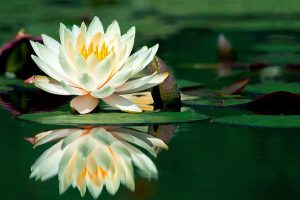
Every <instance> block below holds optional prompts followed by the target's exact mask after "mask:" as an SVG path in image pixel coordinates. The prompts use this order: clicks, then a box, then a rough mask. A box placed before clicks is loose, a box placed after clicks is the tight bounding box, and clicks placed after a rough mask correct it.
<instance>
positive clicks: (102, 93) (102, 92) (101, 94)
mask: <svg viewBox="0 0 300 200" xmlns="http://www.w3.org/2000/svg"><path fill="white" fill-rule="evenodd" d="M114 91H115V90H114V89H113V88H112V87H110V86H104V87H102V88H100V89H98V90H95V91H93V92H91V95H92V96H93V97H95V98H99V99H102V98H105V97H107V96H109V95H111V94H112V93H113V92H114Z"/></svg>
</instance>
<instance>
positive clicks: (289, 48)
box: [253, 44, 300, 52]
mask: <svg viewBox="0 0 300 200" xmlns="http://www.w3.org/2000/svg"><path fill="white" fill-rule="evenodd" d="M253 50H254V51H261V52H300V47H299V45H293V44H288V45H286V44H261V45H260V44H256V45H255V46H254V47H253Z"/></svg>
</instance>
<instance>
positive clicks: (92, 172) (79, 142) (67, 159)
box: [30, 127, 167, 198]
mask: <svg viewBox="0 0 300 200" xmlns="http://www.w3.org/2000/svg"><path fill="white" fill-rule="evenodd" d="M57 140H60V141H59V142H57V143H56V144H55V145H53V146H52V147H51V148H49V149H48V150H46V151H45V152H44V153H43V154H42V155H41V156H40V157H39V158H38V159H37V160H36V162H35V163H34V164H33V165H32V167H31V171H32V172H31V175H30V177H31V178H35V179H36V180H39V179H40V180H42V181H43V180H47V179H49V178H51V177H53V176H55V175H57V174H58V178H59V191H60V193H64V192H65V191H66V190H67V189H68V188H69V187H70V186H73V187H74V188H75V187H77V188H78V189H79V191H80V193H81V195H82V196H84V195H85V193H86V189H88V190H89V192H90V193H91V195H92V196H93V197H94V198H98V197H99V195H100V194H101V191H102V189H103V187H104V186H105V187H106V189H107V191H108V192H109V193H110V194H112V195H114V194H115V193H116V192H117V190H118V188H119V186H120V183H122V184H124V185H125V186H126V187H127V188H129V189H130V190H134V188H135V184H134V170H133V169H134V168H133V165H135V166H136V167H137V169H138V172H139V173H140V174H141V175H142V176H143V177H145V178H156V177H157V169H156V166H155V164H154V163H153V161H152V160H151V159H150V158H149V157H148V156H147V155H146V154H145V153H143V152H142V151H141V150H139V149H138V148H137V147H141V148H143V149H145V150H146V151H148V152H149V153H150V154H151V155H153V156H155V157H156V151H155V147H160V148H165V149H166V148H167V146H166V144H165V143H164V142H163V141H162V140H160V139H158V138H155V137H153V136H151V135H149V134H147V133H144V132H141V131H137V130H134V129H126V128H109V127H106V128H105V129H104V128H102V127H95V128H85V129H59V130H54V131H47V132H43V133H40V134H38V135H37V136H36V137H35V138H34V139H33V140H31V141H32V142H33V143H34V144H35V147H36V146H39V145H42V144H45V143H48V142H50V141H57Z"/></svg>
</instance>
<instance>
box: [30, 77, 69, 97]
mask: <svg viewBox="0 0 300 200" xmlns="http://www.w3.org/2000/svg"><path fill="white" fill-rule="evenodd" d="M33 84H34V85H35V86H37V87H38V88H40V89H42V90H44V91H46V92H49V93H52V94H58V95H70V93H69V92H67V91H66V90H65V89H64V88H63V87H62V86H61V85H60V83H59V82H57V81H55V80H54V79H51V78H49V77H47V76H34V80H33Z"/></svg>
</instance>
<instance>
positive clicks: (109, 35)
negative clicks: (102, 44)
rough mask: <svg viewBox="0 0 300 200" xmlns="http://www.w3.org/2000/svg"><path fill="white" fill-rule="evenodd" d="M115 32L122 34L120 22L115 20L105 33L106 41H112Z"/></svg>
mask: <svg viewBox="0 0 300 200" xmlns="http://www.w3.org/2000/svg"><path fill="white" fill-rule="evenodd" d="M115 34H118V35H121V31H120V27H119V24H118V22H117V21H116V20H114V21H113V22H112V23H111V24H110V25H109V26H108V27H107V30H106V33H105V36H106V41H110V40H111V39H112V38H113V37H114V36H115Z"/></svg>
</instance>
